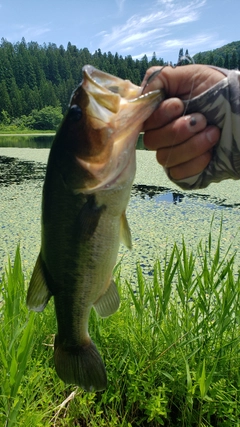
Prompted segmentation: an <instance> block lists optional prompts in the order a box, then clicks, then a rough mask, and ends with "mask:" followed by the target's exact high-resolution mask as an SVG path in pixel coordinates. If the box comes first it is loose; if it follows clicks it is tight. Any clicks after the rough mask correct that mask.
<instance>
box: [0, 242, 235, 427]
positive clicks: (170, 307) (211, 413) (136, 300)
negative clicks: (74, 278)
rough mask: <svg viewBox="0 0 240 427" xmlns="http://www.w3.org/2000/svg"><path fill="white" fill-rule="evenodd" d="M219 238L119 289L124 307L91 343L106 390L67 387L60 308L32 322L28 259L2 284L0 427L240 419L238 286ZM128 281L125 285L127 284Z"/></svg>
mask: <svg viewBox="0 0 240 427" xmlns="http://www.w3.org/2000/svg"><path fill="white" fill-rule="evenodd" d="M234 272H235V269H234V256H232V257H231V256H230V255H229V254H228V252H227V253H223V254H222V253H221V238H219V241H218V243H217V244H216V245H215V247H213V243H212V238H211V234H209V239H208V241H207V242H206V243H204V244H201V243H200V244H199V247H198V251H197V253H196V254H193V253H192V251H190V250H188V249H187V247H186V245H185V243H184V242H183V243H182V245H180V246H179V247H177V246H175V247H174V248H173V250H172V251H171V253H169V254H167V253H166V257H165V259H164V260H162V261H157V262H156V265H155V269H154V276H153V279H151V280H150V279H149V281H147V280H146V279H145V278H144V276H143V274H142V271H141V269H140V267H139V266H137V280H136V281H135V283H132V284H131V285H130V284H129V283H123V280H120V271H119V269H117V270H116V271H115V280H116V282H117V285H118V287H119V291H120V294H121V302H122V303H121V307H120V309H119V310H118V311H117V313H115V314H114V315H112V316H110V317H109V318H106V319H100V318H99V317H98V316H97V315H96V314H95V312H94V311H92V315H91V319H90V335H91V337H92V338H93V340H94V341H95V343H96V345H97V346H98V348H99V350H100V351H101V353H102V355H103V357H104V360H105V363H106V367H107V372H108V388H107V390H106V391H105V392H101V393H89V394H88V393H85V392H84V391H83V390H81V389H80V388H77V387H72V386H68V387H67V386H65V385H64V384H63V382H62V381H60V380H59V378H58V377H57V375H56V372H55V369H54V366H53V335H52V334H53V333H54V332H55V331H56V323H55V316H54V310H53V304H52V303H53V302H52V301H50V303H49V304H48V307H47V308H46V309H45V310H44V312H43V313H30V314H29V313H28V312H27V308H26V304H25V297H26V285H27V283H26V282H28V279H26V278H24V275H23V272H22V268H21V259H20V252H19V250H17V252H16V258H15V262H14V264H13V266H11V264H10V263H9V266H8V268H7V269H6V273H5V274H4V276H3V279H2V283H1V285H0V305H1V330H0V425H1V426H5V427H12V426H14V427H17V426H24V427H35V426H36V427H45V426H46V427H47V426H56V427H60V426H62V427H66V426H69V427H70V426H72V427H73V426H79V427H80V426H81V427H86V426H88V427H109V426H111V427H114V426H119V427H137V426H149V427H159V426H165V427H229V426H238V425H239V419H240V395H239V386H240V376H239V357H240V356H239V354H240V352H239V350H240V320H239V319H240V278H239V275H238V274H236V275H235V273H234ZM120 282H121V283H120Z"/></svg>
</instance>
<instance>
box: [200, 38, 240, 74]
mask: <svg viewBox="0 0 240 427" xmlns="http://www.w3.org/2000/svg"><path fill="white" fill-rule="evenodd" d="M193 58H194V61H195V62H196V63H197V64H209V65H216V66H218V67H224V68H228V69H235V68H238V69H240V41H237V42H232V43H228V44H226V45H225V46H222V47H219V48H218V49H214V50H208V51H206V52H199V53H197V54H196V55H194V57H193Z"/></svg>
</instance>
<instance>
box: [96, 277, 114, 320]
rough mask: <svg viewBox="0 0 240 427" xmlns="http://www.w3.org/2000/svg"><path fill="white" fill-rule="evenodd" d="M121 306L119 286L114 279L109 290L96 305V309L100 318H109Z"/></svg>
mask: <svg viewBox="0 0 240 427" xmlns="http://www.w3.org/2000/svg"><path fill="white" fill-rule="evenodd" d="M119 304H120V298H119V294H118V290H117V286H116V284H115V282H114V281H113V279H112V280H111V283H110V286H109V288H108V290H107V291H106V292H105V294H103V295H102V296H101V297H100V298H99V299H98V300H97V301H96V302H95V303H94V308H95V310H96V312H97V313H98V314H99V316H101V317H108V316H110V315H111V314H113V313H115V311H117V309H118V307H119Z"/></svg>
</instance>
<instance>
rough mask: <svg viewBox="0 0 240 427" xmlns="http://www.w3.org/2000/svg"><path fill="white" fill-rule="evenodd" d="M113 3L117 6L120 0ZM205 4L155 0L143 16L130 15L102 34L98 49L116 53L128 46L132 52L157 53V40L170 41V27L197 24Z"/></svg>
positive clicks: (201, 1) (199, 0)
mask: <svg viewBox="0 0 240 427" xmlns="http://www.w3.org/2000/svg"><path fill="white" fill-rule="evenodd" d="M116 2H117V3H118V4H119V5H120V4H122V3H123V0H116ZM205 4H206V0H158V1H156V2H155V4H154V5H151V6H149V10H146V13H145V14H144V15H140V14H135V15H132V16H130V17H129V19H128V20H127V21H126V22H125V23H123V24H122V25H118V26H115V27H113V28H112V29H111V31H108V32H105V34H103V36H102V39H101V38H100V40H99V46H100V48H101V49H102V50H103V51H108V50H110V51H112V52H114V51H117V52H119V53H124V52H125V51H126V50H127V49H128V50H129V47H130V46H131V47H133V46H134V50H135V51H136V50H140V51H145V52H146V51H148V50H149V49H151V50H152V52H153V51H157V50H159V44H158V43H159V38H161V39H162V38H163V37H164V36H165V37H168V39H169V41H170V42H171V39H172V38H173V36H174V34H171V31H173V30H174V27H175V28H176V27H177V26H179V27H180V26H183V25H187V24H189V23H192V22H194V21H197V20H198V19H199V17H200V15H201V11H202V9H203V7H204V5H205ZM171 28H172V30H171ZM174 31H176V30H174ZM171 36H172V37H171ZM176 43H177V42H176ZM180 47H181V46H180ZM161 51H162V45H161Z"/></svg>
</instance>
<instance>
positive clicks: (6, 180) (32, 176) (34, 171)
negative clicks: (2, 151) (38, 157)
mask: <svg viewBox="0 0 240 427" xmlns="http://www.w3.org/2000/svg"><path fill="white" fill-rule="evenodd" d="M45 169H46V166H45V165H44V164H43V163H37V162H30V161H25V160H24V161H23V160H19V159H17V158H15V157H7V156H0V186H4V187H7V186H9V185H11V184H22V183H23V182H24V181H30V180H41V181H43V179H44V176H45Z"/></svg>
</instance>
